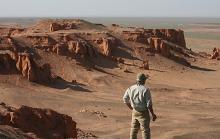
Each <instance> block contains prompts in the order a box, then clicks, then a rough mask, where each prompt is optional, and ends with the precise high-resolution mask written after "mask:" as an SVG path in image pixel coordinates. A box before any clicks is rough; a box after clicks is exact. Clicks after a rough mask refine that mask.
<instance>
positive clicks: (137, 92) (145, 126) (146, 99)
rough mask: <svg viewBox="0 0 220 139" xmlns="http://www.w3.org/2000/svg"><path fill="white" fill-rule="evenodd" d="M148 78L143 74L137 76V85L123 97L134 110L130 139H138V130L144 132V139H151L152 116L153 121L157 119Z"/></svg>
mask: <svg viewBox="0 0 220 139" xmlns="http://www.w3.org/2000/svg"><path fill="white" fill-rule="evenodd" d="M147 78H148V76H146V75H145V74H143V73H140V74H138V75H137V83H136V84H135V85H133V86H131V87H129V88H128V89H127V90H126V92H125V94H124V97H123V100H124V103H126V104H127V106H128V107H129V108H130V109H131V110H132V122H131V133H130V139H137V134H138V130H139V129H141V131H142V138H143V139H150V137H151V135H150V115H149V111H150V112H151V115H152V117H153V121H155V120H156V119H157V116H156V115H155V114H154V111H153V106H152V99H151V93H150V90H149V88H147V87H145V86H144V85H145V82H146V79H147Z"/></svg>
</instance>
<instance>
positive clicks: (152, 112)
mask: <svg viewBox="0 0 220 139" xmlns="http://www.w3.org/2000/svg"><path fill="white" fill-rule="evenodd" d="M148 109H149V111H150V113H151V115H152V117H153V121H155V120H156V119H157V116H156V114H155V113H154V109H153V106H152V104H151V105H149V107H148Z"/></svg>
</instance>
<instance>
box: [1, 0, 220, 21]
mask: <svg viewBox="0 0 220 139" xmlns="http://www.w3.org/2000/svg"><path fill="white" fill-rule="evenodd" d="M8 16H10V17H17V16H19V17H32V16H35V17H36V16H38V17H42V16H43V17H48V16H54V17H60V16H65V17H71V16H77V17H80V16H84V17H85V16H87V17H88V16H96V17H97V16H104V17H106V16H126V17H128V16H146V17H155V16H156V17H179V16H181V17H220V0H0V17H8Z"/></svg>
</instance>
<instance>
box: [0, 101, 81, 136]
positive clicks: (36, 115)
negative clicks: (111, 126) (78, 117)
mask: <svg viewBox="0 0 220 139" xmlns="http://www.w3.org/2000/svg"><path fill="white" fill-rule="evenodd" d="M0 124H1V125H10V126H12V127H15V128H19V129H20V130H22V131H23V132H25V133H28V132H32V133H34V134H35V135H37V136H38V137H40V138H47V139H66V138H77V130H76V122H74V121H73V120H72V118H71V117H70V116H68V115H64V114H60V113H58V112H56V111H53V110H50V109H40V108H32V107H28V106H21V107H20V108H18V109H16V108H12V107H10V106H7V105H6V104H4V103H1V104H0Z"/></svg>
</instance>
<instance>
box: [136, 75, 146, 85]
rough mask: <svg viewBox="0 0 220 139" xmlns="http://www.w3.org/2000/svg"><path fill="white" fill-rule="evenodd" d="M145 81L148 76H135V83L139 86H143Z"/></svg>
mask: <svg viewBox="0 0 220 139" xmlns="http://www.w3.org/2000/svg"><path fill="white" fill-rule="evenodd" d="M146 79H148V76H147V75H145V74H143V73H139V74H138V75H137V82H138V83H140V84H145V81H146Z"/></svg>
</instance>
